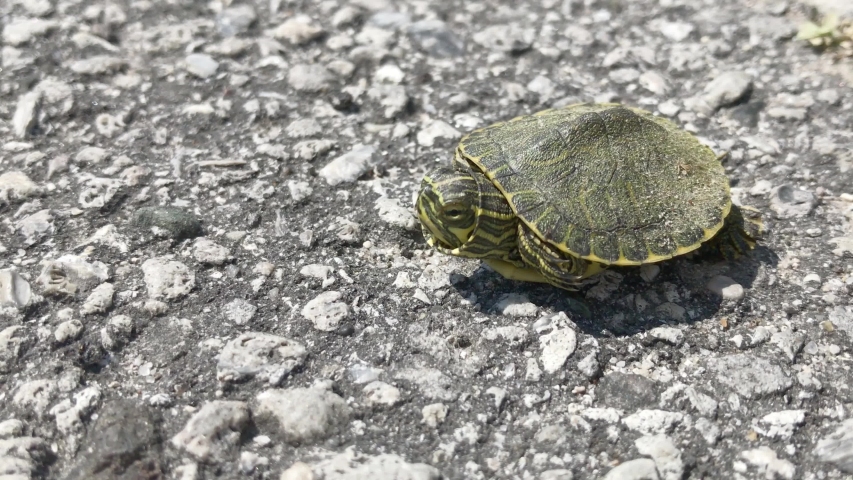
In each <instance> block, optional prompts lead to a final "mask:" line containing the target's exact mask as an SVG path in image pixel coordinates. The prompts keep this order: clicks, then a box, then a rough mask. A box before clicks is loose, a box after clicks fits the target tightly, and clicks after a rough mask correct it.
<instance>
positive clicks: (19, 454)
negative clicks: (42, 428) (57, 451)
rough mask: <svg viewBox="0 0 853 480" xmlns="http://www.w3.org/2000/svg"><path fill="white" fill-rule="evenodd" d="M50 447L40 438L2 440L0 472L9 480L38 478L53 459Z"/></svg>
mask: <svg viewBox="0 0 853 480" xmlns="http://www.w3.org/2000/svg"><path fill="white" fill-rule="evenodd" d="M51 455H52V453H51V450H50V445H48V444H47V442H45V441H44V440H43V439H42V438H40V437H27V436H20V437H14V438H9V439H5V440H0V469H2V470H0V471H2V472H3V476H4V477H6V478H7V479H8V480H29V479H32V478H37V477H35V476H34V475H33V473H34V472H39V471H45V470H46V469H47V464H48V463H49V462H50V459H51V458H52V456H51Z"/></svg>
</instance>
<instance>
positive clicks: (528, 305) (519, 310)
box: [495, 293, 539, 318]
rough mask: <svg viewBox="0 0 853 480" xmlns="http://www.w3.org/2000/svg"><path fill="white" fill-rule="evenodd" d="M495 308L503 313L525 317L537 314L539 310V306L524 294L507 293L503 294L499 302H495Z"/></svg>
mask: <svg viewBox="0 0 853 480" xmlns="http://www.w3.org/2000/svg"><path fill="white" fill-rule="evenodd" d="M495 310H496V311H498V312H500V313H501V314H502V315H507V316H510V317H517V318H525V317H533V316H535V315H536V312H538V311H539V307H537V306H536V305H534V304H533V303H532V302H531V301H530V299H529V298H527V296H526V295H524V294H520V293H507V294H505V295H502V296H501V297H500V298H499V299H498V301H497V303H495Z"/></svg>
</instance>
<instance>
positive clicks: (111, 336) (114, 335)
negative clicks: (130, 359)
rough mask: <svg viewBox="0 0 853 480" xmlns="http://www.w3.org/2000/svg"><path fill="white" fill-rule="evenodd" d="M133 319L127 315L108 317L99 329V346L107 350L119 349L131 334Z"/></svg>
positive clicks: (125, 343)
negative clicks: (104, 324)
mask: <svg viewBox="0 0 853 480" xmlns="http://www.w3.org/2000/svg"><path fill="white" fill-rule="evenodd" d="M133 329H134V324H133V319H132V318H130V317H129V316H127V315H116V316H114V317H110V319H109V320H108V321H107V324H106V326H104V327H103V328H102V329H101V346H103V347H104V348H105V349H106V350H109V351H117V350H120V349H121V348H122V347H123V346H125V345H127V343H128V342H129V341H130V338H131V336H132V335H133Z"/></svg>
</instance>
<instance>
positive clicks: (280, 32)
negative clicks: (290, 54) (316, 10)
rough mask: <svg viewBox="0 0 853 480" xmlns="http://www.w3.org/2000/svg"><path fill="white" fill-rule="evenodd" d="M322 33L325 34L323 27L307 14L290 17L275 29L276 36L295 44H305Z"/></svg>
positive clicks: (274, 34)
mask: <svg viewBox="0 0 853 480" xmlns="http://www.w3.org/2000/svg"><path fill="white" fill-rule="evenodd" d="M321 35H323V27H321V26H320V25H317V24H316V23H315V22H314V21H313V20H312V19H311V17H308V16H306V15H297V16H295V17H292V18H289V19H287V20H285V21H284V23H282V24H281V25H279V26H278V27H277V28H276V29H275V30H274V31H273V36H274V37H275V38H278V39H280V40H286V41H287V42H289V43H291V44H293V45H303V44H305V43H308V42H310V41H312V40H316V39H317V38H319V37H320V36H321Z"/></svg>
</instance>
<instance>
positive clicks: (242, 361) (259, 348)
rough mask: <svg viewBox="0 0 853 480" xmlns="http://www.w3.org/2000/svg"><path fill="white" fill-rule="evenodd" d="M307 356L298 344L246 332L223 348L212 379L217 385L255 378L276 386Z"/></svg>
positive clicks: (262, 334) (285, 339) (302, 347)
mask: <svg viewBox="0 0 853 480" xmlns="http://www.w3.org/2000/svg"><path fill="white" fill-rule="evenodd" d="M307 355H308V353H307V351H306V350H305V347H304V346H303V345H302V344H300V343H298V342H295V341H293V340H291V339H289V338H285V337H280V336H277V335H270V334H267V333H260V332H246V333H243V334H241V335H240V336H239V337H237V338H235V339H234V340H231V341H229V342H228V343H227V344H225V347H224V348H223V349H222V352H220V353H219V357H218V363H217V365H216V377H217V379H218V380H219V381H220V382H240V381H244V380H247V379H251V378H256V379H258V380H260V381H263V382H267V383H269V384H270V385H272V386H277V385H280V384H281V382H282V381H283V380H284V379H285V378H286V377H287V376H288V375H289V374H290V373H291V372H292V371H293V370H294V369H295V368H298V367H301V366H302V365H303V363H304V362H305V357H306V356H307Z"/></svg>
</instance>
